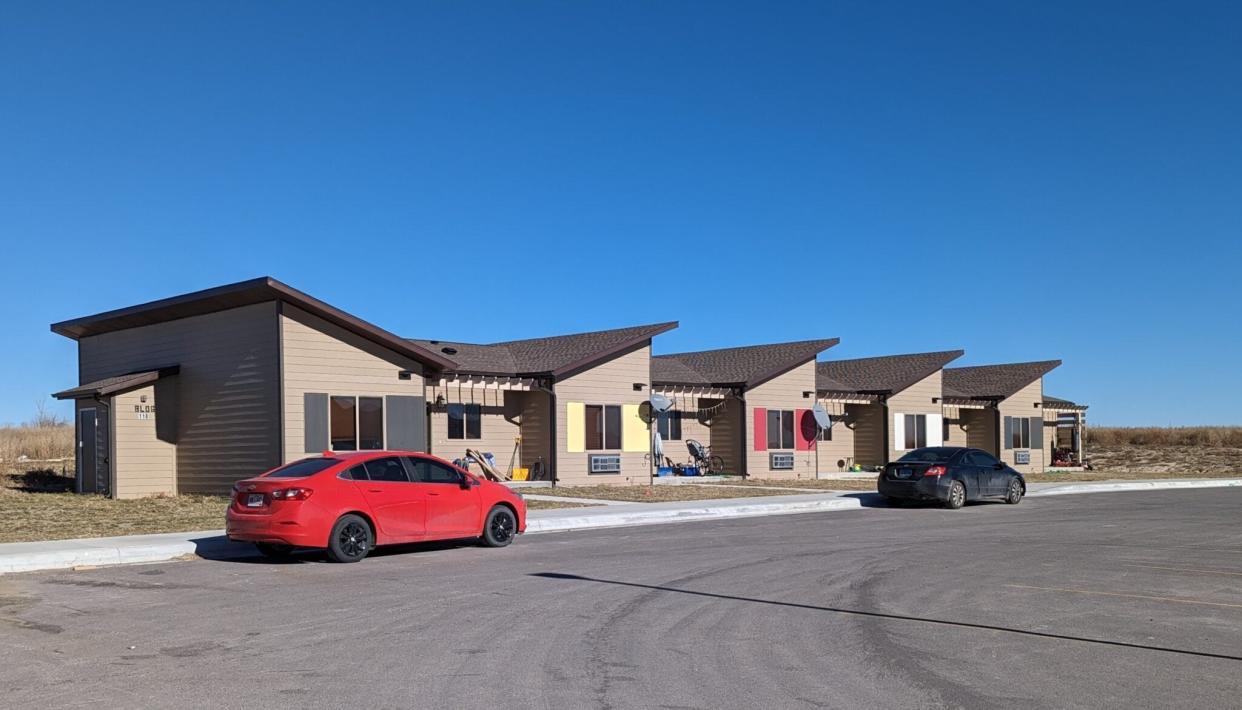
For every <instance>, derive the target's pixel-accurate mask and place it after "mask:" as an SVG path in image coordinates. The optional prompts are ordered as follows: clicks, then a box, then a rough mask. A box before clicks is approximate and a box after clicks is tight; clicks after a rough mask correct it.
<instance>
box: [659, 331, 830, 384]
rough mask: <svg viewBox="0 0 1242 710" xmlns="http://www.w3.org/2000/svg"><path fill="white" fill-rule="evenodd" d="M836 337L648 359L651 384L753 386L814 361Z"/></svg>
mask: <svg viewBox="0 0 1242 710" xmlns="http://www.w3.org/2000/svg"><path fill="white" fill-rule="evenodd" d="M839 342H841V341H840V339H838V338H827V339H823V340H801V341H798V342H793V343H775V344H772V345H748V346H745V347H740V348H723V349H720V350H703V351H700V352H692V353H674V354H671V355H658V356H656V357H653V358H651V382H652V384H661V385H691V386H700V387H732V386H743V387H754V386H756V385H758V384H761V383H763V382H766V381H767V380H770V379H772V378H773V377H776V376H777V375H779V374H782V373H784V372H787V371H789V370H790V369H792V368H794V367H797V366H798V365H800V364H802V363H804V362H806V361H807V360H813V359H814V358H815V356H816V355H818V354H819V353H821V352H823V351H824V350H827V349H828V348H831V347H832V346H834V345H836V344H837V343H839Z"/></svg>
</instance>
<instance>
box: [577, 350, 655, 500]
mask: <svg viewBox="0 0 1242 710" xmlns="http://www.w3.org/2000/svg"><path fill="white" fill-rule="evenodd" d="M635 382H639V383H642V384H643V385H644V386H643V389H642V391H635V390H634V383H635ZM650 390H651V342H650V341H647V342H646V343H645V344H644V345H643V346H642V347H639V348H637V349H635V350H632V351H630V352H628V353H626V354H624V355H620V356H618V357H616V358H613V359H612V360H609V361H608V362H605V363H602V364H600V365H598V366H596V367H593V368H591V369H589V370H586V371H584V372H580V373H578V374H575V375H573V376H572V377H567V378H565V379H564V380H561V381H558V382H557V383H556V385H555V391H556V441H557V444H556V450H557V454H556V475H557V479H558V480H559V482H561V483H564V484H566V485H575V484H620V483H639V482H645V481H647V480H648V478H649V475H650V473H649V470H648V463H647V460H646V454H644V453H638V452H621V451H593V452H587V453H569V451H568V427H567V421H566V420H567V416H568V415H567V414H566V407H567V405H568V403H570V402H582V403H584V404H603V405H608V404H616V405H624V404H642V403H643V402H645V401H647V397H648V394H649V392H650ZM601 453H606V454H618V455H620V456H621V473H620V474H607V475H589V474H588V473H587V471H588V462H587V457H588V456H590V455H591V454H601Z"/></svg>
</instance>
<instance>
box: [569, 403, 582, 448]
mask: <svg viewBox="0 0 1242 710" xmlns="http://www.w3.org/2000/svg"><path fill="white" fill-rule="evenodd" d="M565 450H566V451H568V452H569V453H571V454H580V453H582V452H584V451H586V405H585V404H583V403H582V402H566V403H565Z"/></svg>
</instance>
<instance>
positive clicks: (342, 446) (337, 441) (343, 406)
mask: <svg viewBox="0 0 1242 710" xmlns="http://www.w3.org/2000/svg"><path fill="white" fill-rule="evenodd" d="M357 409H358V404H357V401H356V400H355V399H354V398H353V397H333V398H331V400H329V403H328V415H329V418H330V420H331V423H330V424H329V428H330V430H331V432H332V450H333V451H357V450H358V420H357V418H356V414H357V411H356V410H357Z"/></svg>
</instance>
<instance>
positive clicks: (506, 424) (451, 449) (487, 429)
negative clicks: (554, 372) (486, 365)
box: [427, 386, 526, 473]
mask: <svg viewBox="0 0 1242 710" xmlns="http://www.w3.org/2000/svg"><path fill="white" fill-rule="evenodd" d="M442 389H447V390H448V392H447V393H446V400H447V401H448V403H450V404H477V405H479V407H480V410H481V412H480V417H479V434H480V435H481V436H480V438H478V439H450V438H448V412H447V411H446V407H437V408H436V410H435V411H434V412H432V414H431V451H432V453H434V454H435V455H436V456H439V457H440V458H444V459H448V460H450V461H451V460H453V459H458V458H461V457H463V456H465V455H466V449H474V450H475V451H478V452H479V453H483V454H486V453H490V454H492V456H494V457H495V459H496V466H497V468H499V469H500V471H501V472H502V473H505V472H507V471H508V468H509V461H510V459H511V458H512V457H513V450H514V449H513V447H514V439H515V438H516V437H518V436H520V435H521V426H520V421H521V416H522V408H523V406H524V404H525V402H524V399H523V398H524V396H525V394H526V393H525V392H514V391H504V390H498V389H487V388H485V387H475V388H474V389H473V391H472V390H471V388H470V387H468V386H464V387H462V388H461V389H460V391H458V388H456V387H453V386H450V387H448V388H435V387H429V388H428V389H427V396H428V397H429V398H431V399H433V400H434V399H435V397H436V395H437V394H439V393H440V391H441V390H442ZM515 465H520V464H516V463H515Z"/></svg>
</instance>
